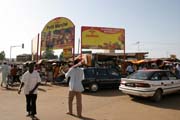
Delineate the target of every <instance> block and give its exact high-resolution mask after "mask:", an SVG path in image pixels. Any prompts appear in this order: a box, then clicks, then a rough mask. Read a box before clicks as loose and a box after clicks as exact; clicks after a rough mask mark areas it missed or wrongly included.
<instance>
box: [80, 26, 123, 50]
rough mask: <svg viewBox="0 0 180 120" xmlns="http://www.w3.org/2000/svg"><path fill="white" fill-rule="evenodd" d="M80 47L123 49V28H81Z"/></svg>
mask: <svg viewBox="0 0 180 120" xmlns="http://www.w3.org/2000/svg"><path fill="white" fill-rule="evenodd" d="M81 35H82V38H81V39H82V49H108V50H124V47H125V29H120V28H105V27H89V26H83V27H82V28H81Z"/></svg>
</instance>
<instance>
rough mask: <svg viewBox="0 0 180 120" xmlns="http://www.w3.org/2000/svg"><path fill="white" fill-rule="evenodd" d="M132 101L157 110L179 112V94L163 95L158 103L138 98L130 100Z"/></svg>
mask: <svg viewBox="0 0 180 120" xmlns="http://www.w3.org/2000/svg"><path fill="white" fill-rule="evenodd" d="M132 100H133V101H135V102H138V103H141V104H145V105H150V106H155V107H159V108H164V109H173V110H180V102H179V101H180V92H177V93H174V94H171V95H165V96H163V98H162V100H161V101H160V102H153V101H152V100H151V99H150V98H140V97H135V98H132Z"/></svg>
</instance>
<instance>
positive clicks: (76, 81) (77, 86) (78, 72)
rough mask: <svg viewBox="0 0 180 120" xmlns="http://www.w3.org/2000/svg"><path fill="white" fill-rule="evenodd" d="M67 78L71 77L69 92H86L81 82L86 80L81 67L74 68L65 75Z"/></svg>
mask: <svg viewBox="0 0 180 120" xmlns="http://www.w3.org/2000/svg"><path fill="white" fill-rule="evenodd" d="M65 77H66V78H69V77H70V81H69V90H70V91H76V92H82V91H84V88H83V85H82V83H81V81H82V80H83V79H84V72H83V70H82V69H81V68H79V67H72V68H70V69H69V71H68V72H67V73H66V75H65Z"/></svg>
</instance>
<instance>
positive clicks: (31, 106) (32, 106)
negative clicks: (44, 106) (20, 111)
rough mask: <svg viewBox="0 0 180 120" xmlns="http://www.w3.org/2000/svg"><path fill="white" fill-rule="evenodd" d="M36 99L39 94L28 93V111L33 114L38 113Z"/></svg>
mask: <svg viewBox="0 0 180 120" xmlns="http://www.w3.org/2000/svg"><path fill="white" fill-rule="evenodd" d="M36 99H37V94H29V95H26V111H27V112H29V113H31V114H32V115H35V114H36Z"/></svg>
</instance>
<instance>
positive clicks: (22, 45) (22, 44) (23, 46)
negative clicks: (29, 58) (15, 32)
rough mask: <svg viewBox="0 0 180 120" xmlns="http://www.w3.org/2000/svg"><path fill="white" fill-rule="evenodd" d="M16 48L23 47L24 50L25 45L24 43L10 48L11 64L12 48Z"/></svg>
mask: <svg viewBox="0 0 180 120" xmlns="http://www.w3.org/2000/svg"><path fill="white" fill-rule="evenodd" d="M15 47H22V48H24V43H22V45H14V46H10V57H9V62H11V51H12V48H15Z"/></svg>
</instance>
